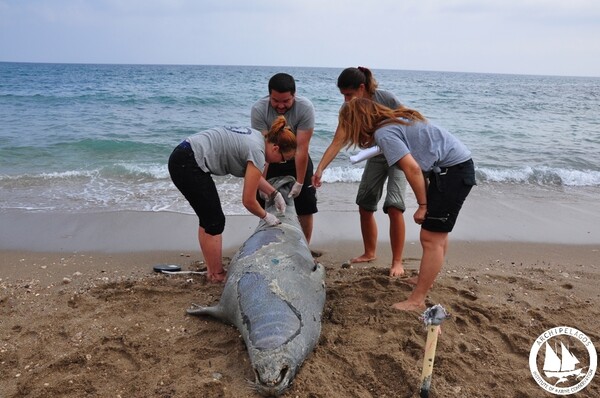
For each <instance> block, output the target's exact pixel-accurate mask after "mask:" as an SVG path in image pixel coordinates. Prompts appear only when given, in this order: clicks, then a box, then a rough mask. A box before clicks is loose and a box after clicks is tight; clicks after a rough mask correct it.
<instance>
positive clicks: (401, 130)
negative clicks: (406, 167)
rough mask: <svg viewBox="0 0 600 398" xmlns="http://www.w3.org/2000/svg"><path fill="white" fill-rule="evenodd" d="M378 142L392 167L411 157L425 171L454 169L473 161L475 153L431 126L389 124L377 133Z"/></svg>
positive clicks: (418, 123)
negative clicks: (452, 167) (408, 156)
mask: <svg viewBox="0 0 600 398" xmlns="http://www.w3.org/2000/svg"><path fill="white" fill-rule="evenodd" d="M374 138H375V142H376V143H377V145H379V148H381V150H382V151H383V154H384V156H385V158H386V160H387V162H388V165H389V166H392V165H394V164H396V163H397V162H398V160H400V159H402V158H403V157H404V156H406V155H407V154H409V153H410V154H411V155H412V157H413V158H415V160H416V161H417V163H418V164H419V166H420V167H421V170H423V171H425V172H429V171H431V169H432V168H433V166H434V165H437V166H439V167H450V166H454V165H457V164H459V163H462V162H465V161H467V160H469V159H471V151H469V149H468V148H467V147H466V146H465V145H464V144H463V143H461V142H460V141H459V140H458V138H456V137H455V136H453V135H452V134H451V133H449V132H448V131H447V130H445V129H442V128H440V127H438V126H436V125H434V124H431V123H423V122H415V123H413V124H411V125H408V126H405V125H402V124H389V125H387V126H383V127H381V128H379V129H377V130H376V131H375V135H374Z"/></svg>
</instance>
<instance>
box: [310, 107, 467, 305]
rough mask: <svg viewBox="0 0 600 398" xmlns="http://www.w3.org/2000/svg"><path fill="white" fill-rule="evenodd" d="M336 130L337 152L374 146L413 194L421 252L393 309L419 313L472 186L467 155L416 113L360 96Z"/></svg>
mask: <svg viewBox="0 0 600 398" xmlns="http://www.w3.org/2000/svg"><path fill="white" fill-rule="evenodd" d="M339 129H340V130H341V137H342V138H341V139H339V140H338V143H337V148H335V149H336V150H337V152H339V151H340V150H341V149H342V147H343V146H346V147H350V146H351V145H354V146H359V147H360V148H369V147H372V146H374V145H378V146H379V148H381V150H382V151H383V155H384V156H385V158H386V160H387V163H388V165H389V166H393V165H396V166H397V167H399V168H400V169H402V171H403V172H404V174H405V175H406V179H407V181H408V183H409V185H410V186H411V188H412V190H413V192H414V194H415V197H416V199H417V204H418V208H417V210H416V212H415V214H414V216H413V218H414V221H415V222H416V223H417V224H420V225H421V232H420V241H421V246H422V248H423V255H422V257H421V265H420V267H419V276H418V278H417V281H416V286H415V288H414V290H413V291H412V293H411V294H410V296H409V297H408V298H407V299H406V300H405V301H402V302H399V303H396V304H394V305H393V307H394V308H396V309H399V310H413V311H421V310H423V309H425V299H426V297H427V293H428V292H429V289H430V288H431V286H432V285H433V282H434V281H435V278H436V277H437V275H438V274H439V272H440V270H441V268H442V264H443V262H444V257H445V255H446V251H447V249H448V233H449V232H450V231H452V229H453V228H454V224H455V222H456V219H457V217H458V213H459V211H460V209H461V207H462V205H463V203H464V200H465V199H466V197H467V195H468V194H469V192H470V191H471V188H472V187H473V186H474V185H476V183H475V166H474V164H473V160H472V159H471V151H470V150H469V149H468V148H467V147H466V146H465V145H464V144H462V143H461V142H460V141H459V140H458V138H456V137H455V136H454V135H452V134H451V133H449V132H448V131H446V130H445V129H443V128H440V127H438V126H436V125H434V124H432V123H430V122H428V121H427V119H425V117H424V116H423V115H422V114H421V113H419V112H418V111H416V110H414V109H409V108H407V107H404V106H400V107H398V108H396V109H394V110H392V109H390V108H387V107H385V106H383V105H380V104H377V103H375V102H373V101H371V100H368V99H365V98H355V99H353V100H351V101H349V102H347V103H346V104H345V105H344V106H343V107H342V109H341V110H340V115H339ZM337 152H336V153H337ZM322 172H323V170H318V171H317V172H316V173H315V175H314V177H313V185H314V186H315V187H319V186H320V185H321V176H322ZM425 175H426V176H427V179H428V181H426V177H425Z"/></svg>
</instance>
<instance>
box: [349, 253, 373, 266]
mask: <svg viewBox="0 0 600 398" xmlns="http://www.w3.org/2000/svg"><path fill="white" fill-rule="evenodd" d="M376 258H377V257H376V256H367V255H366V254H362V255H360V256H358V257H354V258H353V259H352V260H350V262H351V263H353V264H356V263H370V262H371V261H373V260H375V259H376Z"/></svg>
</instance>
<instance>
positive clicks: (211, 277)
mask: <svg viewBox="0 0 600 398" xmlns="http://www.w3.org/2000/svg"><path fill="white" fill-rule="evenodd" d="M225 279H227V272H225V270H224V269H222V270H221V272H217V273H211V272H207V273H206V280H208V281H209V282H210V283H223V282H225Z"/></svg>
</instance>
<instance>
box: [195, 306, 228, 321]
mask: <svg viewBox="0 0 600 398" xmlns="http://www.w3.org/2000/svg"><path fill="white" fill-rule="evenodd" d="M186 312H187V313H188V314H190V315H196V316H202V315H209V316H212V317H214V318H217V319H221V320H224V314H223V311H221V308H220V307H219V306H212V307H204V306H201V305H198V304H192V308H188V309H187V310H186Z"/></svg>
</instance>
